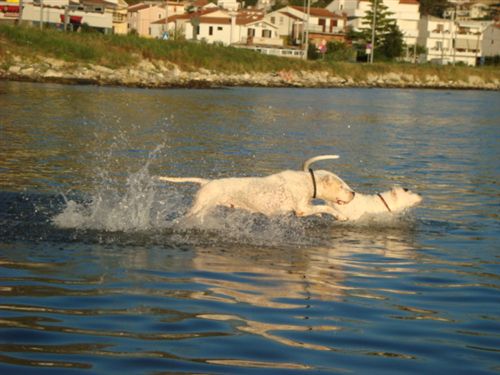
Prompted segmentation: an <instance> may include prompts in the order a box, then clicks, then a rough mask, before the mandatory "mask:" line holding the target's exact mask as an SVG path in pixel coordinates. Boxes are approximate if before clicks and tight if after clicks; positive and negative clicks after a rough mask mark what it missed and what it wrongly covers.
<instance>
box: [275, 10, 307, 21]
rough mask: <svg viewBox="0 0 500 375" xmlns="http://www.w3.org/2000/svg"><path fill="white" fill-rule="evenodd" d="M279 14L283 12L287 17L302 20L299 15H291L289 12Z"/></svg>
mask: <svg viewBox="0 0 500 375" xmlns="http://www.w3.org/2000/svg"><path fill="white" fill-rule="evenodd" d="M280 13H281V14H284V15H285V16H287V17H290V18H293V19H296V20H302V18H300V17H297V16H295V15H293V14H292V13H289V12H280Z"/></svg>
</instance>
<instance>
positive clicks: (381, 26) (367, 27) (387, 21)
mask: <svg viewBox="0 0 500 375" xmlns="http://www.w3.org/2000/svg"><path fill="white" fill-rule="evenodd" d="M369 1H370V4H371V7H370V9H369V10H368V11H367V12H366V14H365V16H364V17H363V19H362V21H361V24H362V25H363V27H361V36H362V38H363V39H364V40H365V41H366V42H368V43H370V42H371V40H372V28H373V8H374V6H375V48H377V46H380V45H381V44H382V43H383V41H384V39H385V36H386V35H387V34H388V33H389V32H390V30H391V29H390V28H391V25H392V24H394V23H396V21H395V20H394V19H392V18H390V17H391V16H392V15H393V14H394V13H392V12H390V11H389V10H388V7H387V6H386V5H384V3H383V2H382V0H376V1H374V0H369Z"/></svg>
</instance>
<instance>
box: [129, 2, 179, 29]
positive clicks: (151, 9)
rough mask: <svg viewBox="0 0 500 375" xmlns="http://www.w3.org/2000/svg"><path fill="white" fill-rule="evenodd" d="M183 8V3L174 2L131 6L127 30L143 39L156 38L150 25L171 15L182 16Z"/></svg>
mask: <svg viewBox="0 0 500 375" xmlns="http://www.w3.org/2000/svg"><path fill="white" fill-rule="evenodd" d="M185 6H186V4H185V3H183V2H174V1H162V2H147V3H138V4H135V5H132V6H130V7H129V8H128V28H129V30H134V31H135V32H137V34H138V35H140V36H143V37H158V35H157V31H156V30H155V29H156V28H155V27H154V26H152V24H155V23H156V22H158V21H160V20H164V19H165V18H168V17H170V16H173V15H177V14H184V13H185Z"/></svg>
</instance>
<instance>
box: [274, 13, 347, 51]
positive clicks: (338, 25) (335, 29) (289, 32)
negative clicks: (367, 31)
mask: <svg viewBox="0 0 500 375" xmlns="http://www.w3.org/2000/svg"><path fill="white" fill-rule="evenodd" d="M265 19H266V20H267V21H268V22H269V23H270V24H272V25H275V26H277V27H278V32H279V35H280V37H282V38H283V39H288V42H289V44H294V45H300V44H302V42H303V40H304V33H305V31H306V30H307V32H308V33H309V39H310V40H311V41H312V42H313V43H315V44H317V45H319V44H320V43H321V42H322V41H323V40H325V41H331V40H339V41H345V34H346V31H347V17H346V15H345V14H336V13H332V12H330V11H328V10H326V9H323V8H310V11H309V15H308V13H307V9H306V8H304V7H299V6H286V7H284V8H281V9H278V10H276V11H274V12H270V13H268V14H267V15H266V16H265ZM306 24H307V25H308V26H307V27H306V26H305V25H306Z"/></svg>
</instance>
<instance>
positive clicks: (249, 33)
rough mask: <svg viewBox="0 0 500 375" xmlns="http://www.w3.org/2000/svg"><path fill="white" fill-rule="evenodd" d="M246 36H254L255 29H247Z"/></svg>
mask: <svg viewBox="0 0 500 375" xmlns="http://www.w3.org/2000/svg"><path fill="white" fill-rule="evenodd" d="M247 36H250V37H252V36H255V29H248V30H247Z"/></svg>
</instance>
